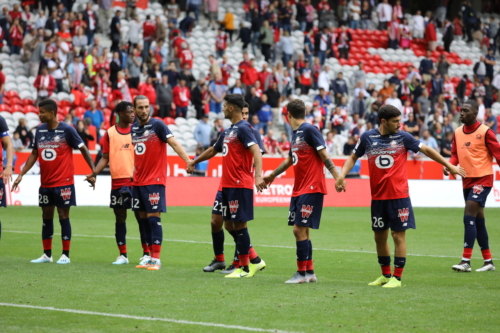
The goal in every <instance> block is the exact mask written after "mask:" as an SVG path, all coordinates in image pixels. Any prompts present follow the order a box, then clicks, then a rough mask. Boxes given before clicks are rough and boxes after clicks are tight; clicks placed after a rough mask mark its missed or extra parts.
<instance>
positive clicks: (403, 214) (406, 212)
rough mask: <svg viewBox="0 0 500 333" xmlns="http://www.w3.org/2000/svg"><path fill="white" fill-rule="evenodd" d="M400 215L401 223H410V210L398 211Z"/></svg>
mask: <svg viewBox="0 0 500 333" xmlns="http://www.w3.org/2000/svg"><path fill="white" fill-rule="evenodd" d="M398 213H399V214H398V217H399V218H400V219H401V222H405V221H408V217H409V216H410V209H409V208H403V209H398Z"/></svg>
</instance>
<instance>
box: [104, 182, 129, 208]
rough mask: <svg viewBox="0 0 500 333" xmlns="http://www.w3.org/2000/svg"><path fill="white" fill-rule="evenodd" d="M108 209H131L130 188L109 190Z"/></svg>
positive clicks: (123, 187)
mask: <svg viewBox="0 0 500 333" xmlns="http://www.w3.org/2000/svg"><path fill="white" fill-rule="evenodd" d="M109 207H110V208H113V209H115V208H124V209H130V208H132V187H131V186H122V187H120V188H117V189H114V190H111V195H110V202H109Z"/></svg>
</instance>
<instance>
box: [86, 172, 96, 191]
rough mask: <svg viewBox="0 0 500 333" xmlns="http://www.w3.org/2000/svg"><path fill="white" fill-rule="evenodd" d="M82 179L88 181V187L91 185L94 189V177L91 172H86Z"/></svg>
mask: <svg viewBox="0 0 500 333" xmlns="http://www.w3.org/2000/svg"><path fill="white" fill-rule="evenodd" d="M83 181H84V182H88V183H89V184H90V186H89V187H92V188H93V189H94V190H95V182H96V178H95V176H94V174H92V173H91V174H88V175H87V176H86V177H85V179H84V180H83Z"/></svg>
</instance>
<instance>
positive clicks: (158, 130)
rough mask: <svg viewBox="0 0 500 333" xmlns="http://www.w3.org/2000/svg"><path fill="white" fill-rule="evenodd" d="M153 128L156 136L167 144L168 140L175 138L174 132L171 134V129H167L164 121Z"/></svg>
mask: <svg viewBox="0 0 500 333" xmlns="http://www.w3.org/2000/svg"><path fill="white" fill-rule="evenodd" d="M153 126H154V131H155V134H156V136H157V137H158V138H159V139H160V140H161V141H163V142H167V139H168V138H171V137H173V136H174V135H173V134H172V132H170V129H169V128H168V127H167V125H165V123H164V122H162V121H157V122H156V123H155V124H154V125H153Z"/></svg>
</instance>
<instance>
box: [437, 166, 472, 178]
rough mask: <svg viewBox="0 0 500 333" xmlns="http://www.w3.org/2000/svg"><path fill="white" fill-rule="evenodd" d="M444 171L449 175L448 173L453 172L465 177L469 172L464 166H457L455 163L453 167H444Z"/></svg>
mask: <svg viewBox="0 0 500 333" xmlns="http://www.w3.org/2000/svg"><path fill="white" fill-rule="evenodd" d="M443 172H444V174H445V175H446V176H447V175H448V173H451V174H452V175H460V176H462V177H463V178H465V177H466V176H467V173H466V172H465V169H464V168H461V167H457V166H454V165H452V167H451V168H444V170H443Z"/></svg>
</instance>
